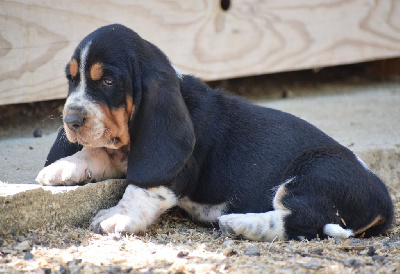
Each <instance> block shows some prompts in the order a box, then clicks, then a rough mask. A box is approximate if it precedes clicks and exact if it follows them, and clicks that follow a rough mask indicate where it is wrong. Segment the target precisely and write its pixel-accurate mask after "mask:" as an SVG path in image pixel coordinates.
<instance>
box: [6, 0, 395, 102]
mask: <svg viewBox="0 0 400 274" xmlns="http://www.w3.org/2000/svg"><path fill="white" fill-rule="evenodd" d="M230 2H231V5H230V7H229V9H228V10H227V11H223V10H222V9H221V6H220V1H218V0H204V1H199V0H185V1H181V0H146V1H127V0H126V1H122V0H107V1H89V0H83V1H82V0H80V1H78V0H68V1H64V0H62V1H61V0H60V1H52V0H41V1H39V0H29V1H28V0H20V1H17V0H12V1H1V2H0V105H2V104H13V103H22V102H32V101H40V100H48V99H55V98H63V97H65V96H66V80H65V79H64V66H65V64H66V63H67V61H68V60H69V59H70V56H71V54H72V51H73V49H74V48H75V46H76V45H77V44H78V43H79V41H80V40H81V39H82V38H83V37H84V36H86V35H87V34H88V33H89V32H91V31H93V30H94V29H96V28H98V27H100V26H102V25H105V24H110V23H116V22H118V23H122V24H125V25H127V26H129V27H131V28H133V29H134V30H135V31H137V32H138V33H139V35H141V36H142V37H144V38H145V39H147V40H149V41H151V42H153V43H154V44H156V45H157V46H159V47H160V48H161V49H162V50H163V51H164V52H165V53H166V54H167V55H168V56H169V57H170V60H171V61H172V62H173V63H174V65H175V66H176V67H177V68H178V69H179V70H181V71H182V72H184V73H192V74H196V75H198V76H200V77H202V78H203V79H205V80H215V79H223V78H231V77H238V76H247V75H255V74H264V73H272V72H279V71H287V70H298V69H304V68H318V67H324V66H332V65H336V64H345V63H353V62H361V61H366V60H373V59H382V58H388V57H395V56H400V1H399V0H303V1H292V0H279V1H262V0H260V1H257V0H236V1H235V0H232V1H230Z"/></svg>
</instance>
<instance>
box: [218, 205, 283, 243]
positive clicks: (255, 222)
mask: <svg viewBox="0 0 400 274" xmlns="http://www.w3.org/2000/svg"><path fill="white" fill-rule="evenodd" d="M289 213H290V212H289V211H288V210H273V211H268V212H265V213H247V214H228V215H223V216H221V217H219V218H218V221H219V227H220V229H221V232H222V233H223V234H224V235H226V236H229V237H239V238H245V239H248V240H253V241H272V240H273V239H275V238H279V239H285V229H284V217H285V216H286V215H288V214H289Z"/></svg>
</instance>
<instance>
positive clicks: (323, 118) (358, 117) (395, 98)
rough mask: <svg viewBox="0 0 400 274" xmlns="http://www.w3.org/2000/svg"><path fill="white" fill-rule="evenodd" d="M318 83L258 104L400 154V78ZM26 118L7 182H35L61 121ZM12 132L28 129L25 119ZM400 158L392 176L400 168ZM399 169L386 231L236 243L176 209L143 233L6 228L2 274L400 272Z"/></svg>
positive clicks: (1, 162)
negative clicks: (39, 132)
mask: <svg viewBox="0 0 400 274" xmlns="http://www.w3.org/2000/svg"><path fill="white" fill-rule="evenodd" d="M314 88H315V89H318V92H319V93H318V94H319V95H317V96H315V95H313V96H308V95H306V96H303V95H301V96H300V93H302V92H301V88H300V90H297V89H294V88H291V89H290V90H289V95H290V96H289V98H287V99H274V100H264V99H263V98H262V96H261V97H257V100H256V102H257V103H259V104H262V105H265V106H269V107H273V108H278V109H282V110H285V111H288V112H291V113H293V114H295V115H298V116H300V117H302V118H304V119H306V120H308V121H310V122H311V123H313V124H315V125H316V126H318V127H320V128H321V129H323V130H324V131H325V132H327V133H329V134H330V135H332V136H333V137H334V138H336V139H337V140H338V141H340V142H341V143H342V144H344V145H346V146H349V147H350V148H351V149H353V150H354V151H357V152H365V151H374V150H385V151H390V152H395V153H398V152H399V150H400V118H399V117H400V107H399V106H400V84H399V83H398V82H387V83H381V82H378V83H375V82H374V83H368V84H352V85H345V86H343V85H337V84H326V85H323V86H316V87H314ZM293 95H294V96H293ZM53 112H54V111H52V113H53ZM56 116H57V115H56ZM49 123H50V124H51V125H49ZM20 124H21V126H22V127H23V128H22V129H21V130H20V131H23V132H24V134H19V133H18V134H8V132H9V131H10V130H8V129H9V128H8V127H4V128H5V129H4V128H3V133H2V132H1V130H0V167H1V171H0V181H2V182H9V183H34V178H35V177H36V175H37V173H38V172H39V171H40V169H41V167H42V166H43V163H44V161H45V157H46V155H47V153H48V150H49V148H50V146H51V145H52V142H53V140H54V138H55V130H56V129H57V127H58V124H57V122H56V123H55V122H54V120H53V118H51V119H44V120H43V119H42V120H40V121H39V122H37V121H36V122H27V123H26V121H25V123H24V121H22V122H21V123H20ZM37 127H43V128H44V130H43V137H41V138H33V137H30V136H31V134H32V132H33V131H34V129H35V128H37ZM12 128H13V129H12V130H14V132H20V131H19V130H18V125H15V124H14V125H13V127H12ZM12 130H11V131H12ZM396 159H397V158H396ZM396 159H395V161H393V162H392V163H391V165H393V166H392V168H391V171H392V172H395V170H396V169H397V170H399V169H400V168H399V166H398V165H397V166H396V164H398V163H399V162H398V159H397V160H396ZM383 164H385V163H383ZM396 174H398V173H394V176H393V177H391V178H393V179H389V180H388V181H387V182H386V183H387V184H388V186H389V187H390V190H391V192H392V193H391V194H392V198H393V201H394V203H395V208H396V218H395V221H394V225H393V227H392V228H391V229H390V230H389V231H388V232H387V233H385V234H384V235H382V236H379V237H373V238H370V239H348V240H337V239H333V238H331V239H326V240H319V239H315V240H312V241H300V242H299V241H273V242H250V241H243V240H235V239H229V238H225V237H222V236H221V234H220V232H219V230H218V228H213V227H209V228H206V227H201V226H199V225H197V224H195V223H193V222H192V221H190V220H189V219H187V218H186V217H185V216H184V214H183V213H182V212H180V211H179V210H177V209H175V210H172V212H170V213H168V214H165V215H163V216H162V218H161V220H160V222H158V223H157V224H155V225H154V226H152V227H151V229H150V230H149V231H147V232H146V233H143V234H140V235H126V236H121V235H110V236H101V235H95V234H92V233H90V232H89V231H88V230H87V227H88V224H83V225H82V228H70V227H65V228H64V229H60V230H51V229H49V228H42V229H38V230H33V231H14V232H13V233H11V234H2V233H1V229H0V273H8V272H20V271H27V272H35V273H36V272H44V273H52V272H53V273H97V272H98V273H105V272H108V273H130V272H132V273H140V272H142V273H265V272H273V273H293V272H303V273H316V272H324V273H357V272H360V273H361V272H362V273H377V272H380V273H396V272H397V273H399V272H400V219H399V214H400V185H399V176H398V175H396ZM0 214H1V213H0ZM0 226H1V225H0Z"/></svg>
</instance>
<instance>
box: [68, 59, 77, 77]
mask: <svg viewBox="0 0 400 274" xmlns="http://www.w3.org/2000/svg"><path fill="white" fill-rule="evenodd" d="M78 67H79V66H78V61H76V59H75V58H74V59H72V60H71V62H69V73H70V74H71V76H72V77H76V75H78Z"/></svg>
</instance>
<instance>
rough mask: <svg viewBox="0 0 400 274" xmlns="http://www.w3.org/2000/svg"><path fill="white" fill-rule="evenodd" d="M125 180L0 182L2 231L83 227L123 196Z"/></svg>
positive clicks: (0, 228) (0, 227)
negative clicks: (60, 183) (43, 183)
mask: <svg viewBox="0 0 400 274" xmlns="http://www.w3.org/2000/svg"><path fill="white" fill-rule="evenodd" d="M126 187H127V184H126V182H125V180H107V181H104V182H98V183H95V184H87V185H84V186H66V187H51V186H46V187H42V186H40V185H32V184H5V183H2V184H0V212H1V214H0V234H1V233H5V232H15V231H19V230H28V229H35V228H39V227H43V226H46V227H49V228H58V227H62V226H64V225H70V226H78V227H79V226H82V225H83V224H84V223H85V222H87V221H89V220H90V219H91V218H92V217H94V215H95V214H96V213H97V212H98V211H99V210H100V209H103V208H109V207H111V206H114V205H116V204H117V203H118V201H119V200H120V199H121V197H122V195H123V193H124V191H125V188H126Z"/></svg>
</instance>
